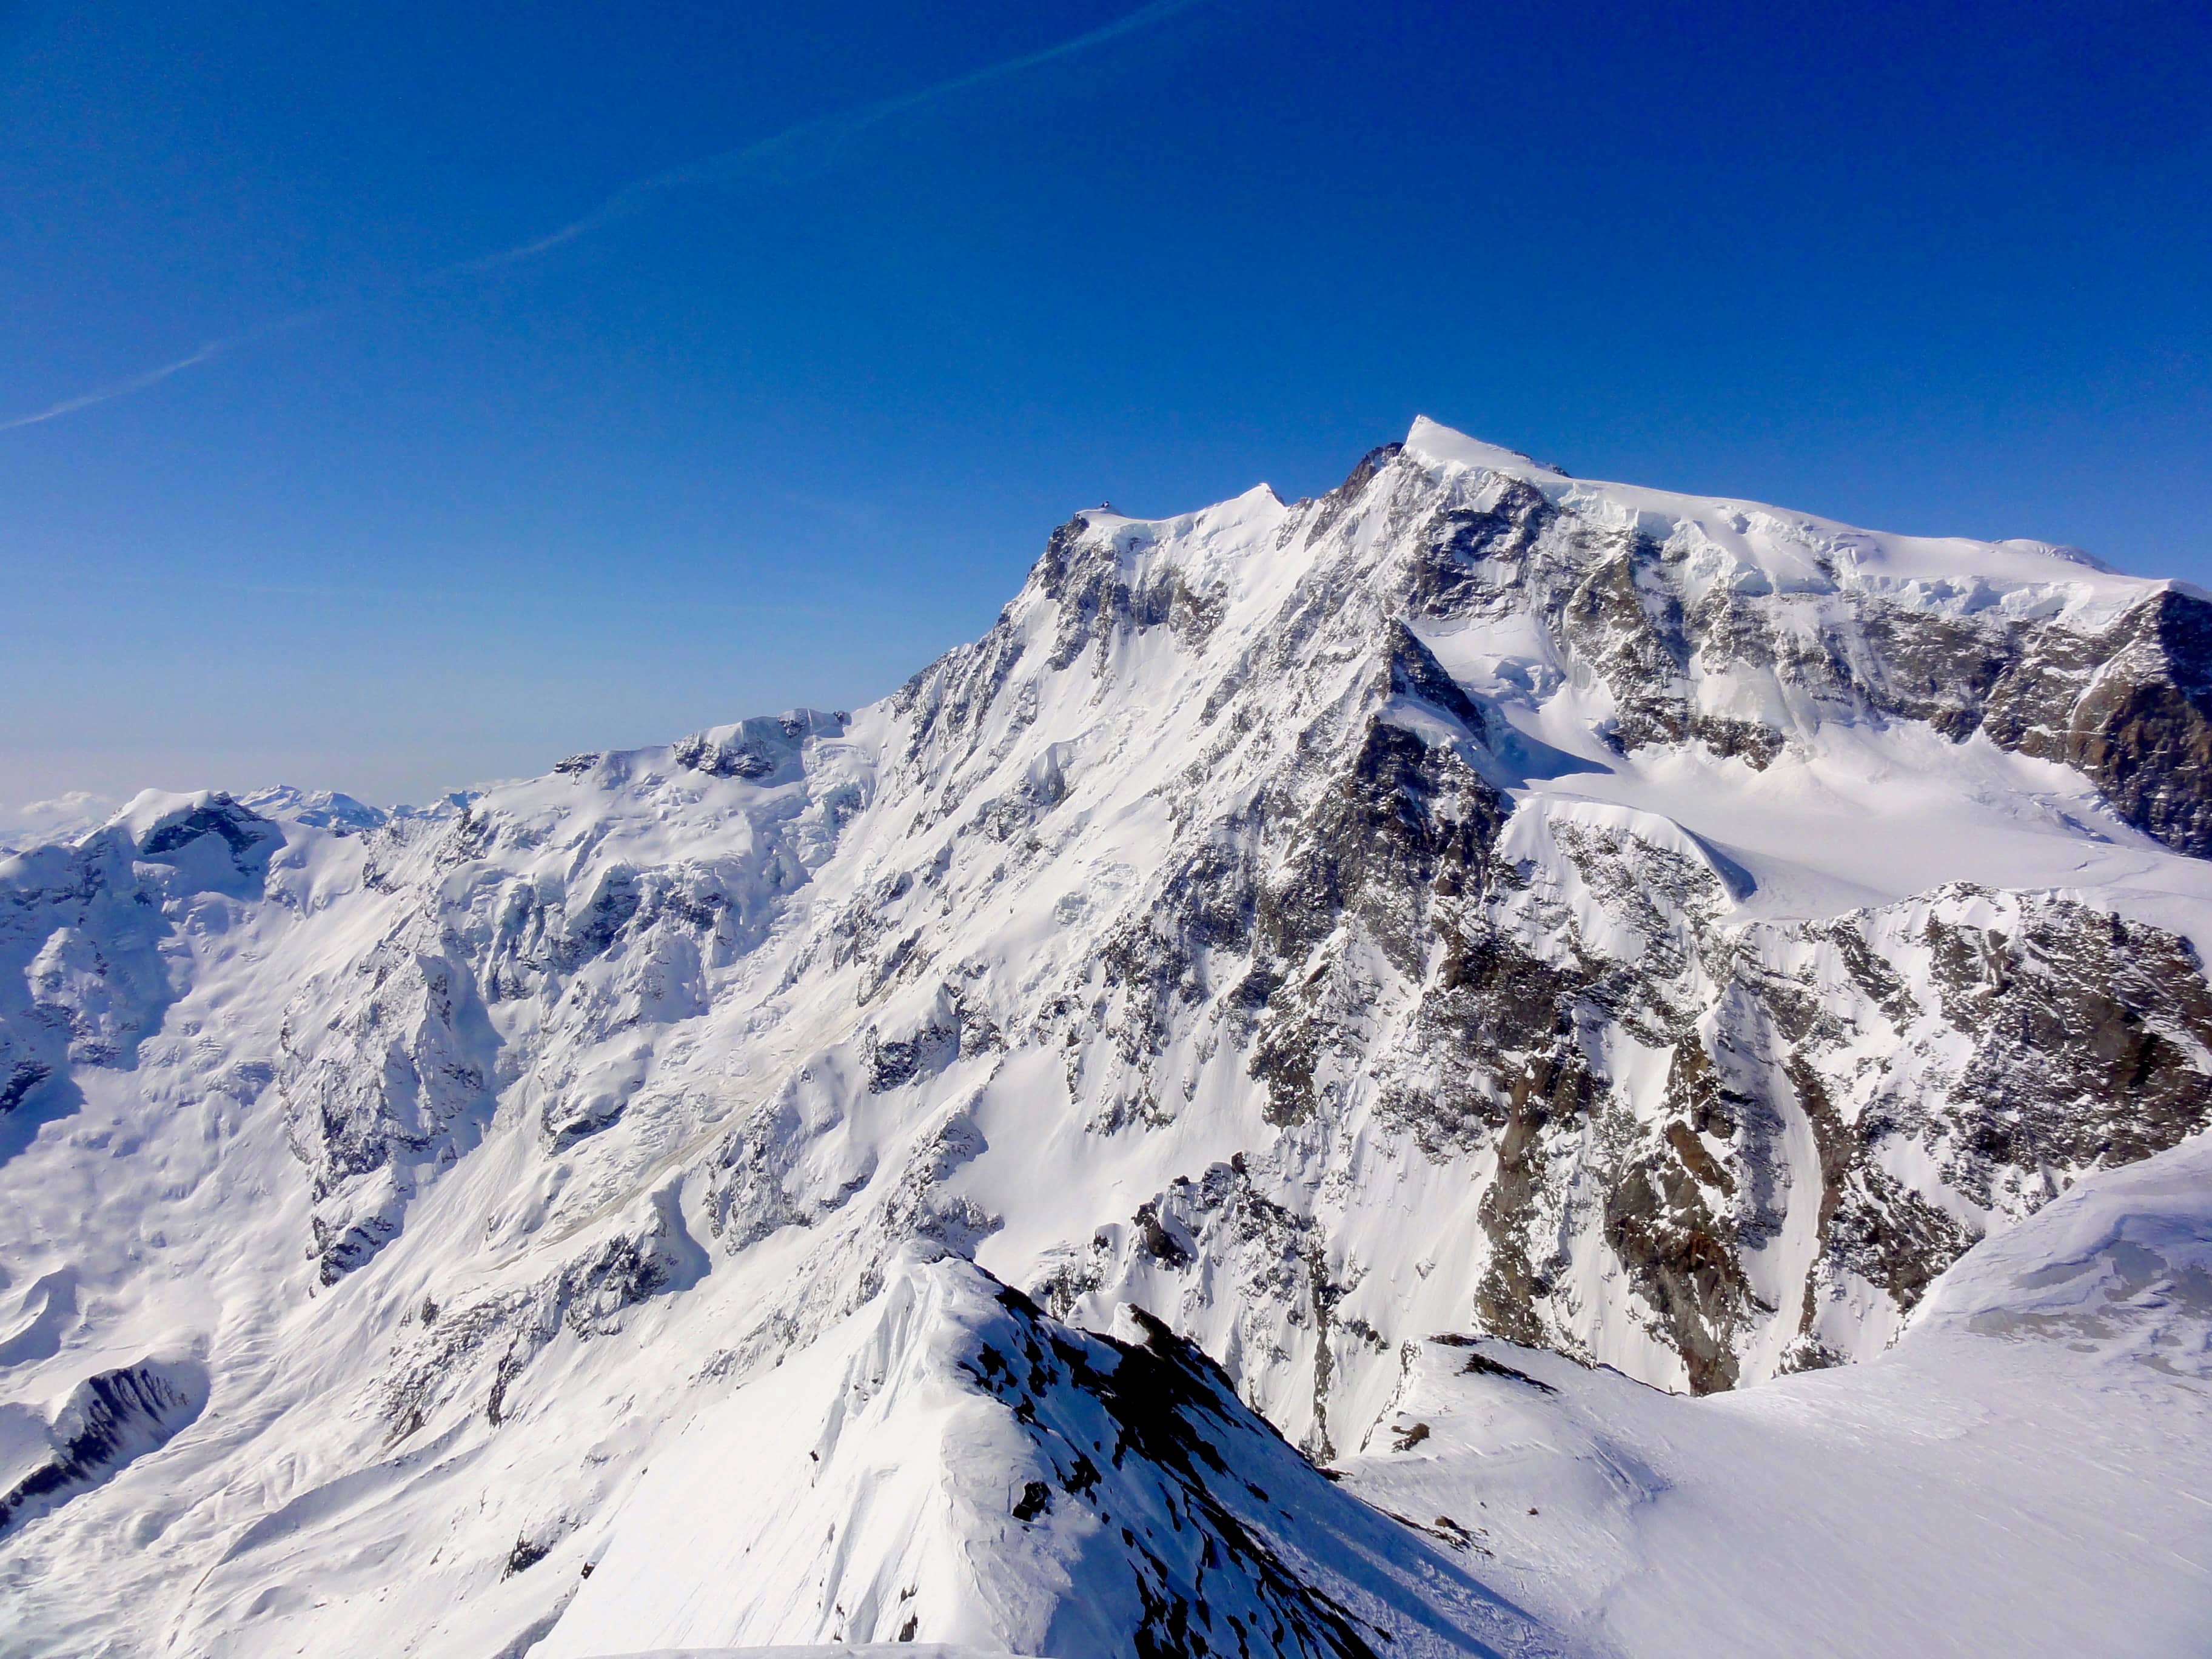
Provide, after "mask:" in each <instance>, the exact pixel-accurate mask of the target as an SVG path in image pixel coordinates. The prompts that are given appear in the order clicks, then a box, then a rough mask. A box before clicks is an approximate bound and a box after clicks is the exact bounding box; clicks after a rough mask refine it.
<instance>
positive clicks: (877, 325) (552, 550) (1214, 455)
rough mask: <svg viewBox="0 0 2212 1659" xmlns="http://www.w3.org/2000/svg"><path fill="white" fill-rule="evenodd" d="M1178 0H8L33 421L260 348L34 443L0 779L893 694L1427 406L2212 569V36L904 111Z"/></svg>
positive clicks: (475, 763)
mask: <svg viewBox="0 0 2212 1659" xmlns="http://www.w3.org/2000/svg"><path fill="white" fill-rule="evenodd" d="M1132 9H1133V8H1132V6H1130V5H1129V4H1127V3H1120V4H1113V5H1105V4H1097V3H1091V0H1084V3H1076V4H1067V5H1060V6H1050V7H1039V6H1036V5H1024V4H1014V3H998V0H952V3H947V4H943V5H936V6H927V7H924V6H911V5H908V6H891V5H882V4H851V5H824V6H818V7H790V6H780V7H767V6H750V5H708V4H696V3H695V4H682V3H668V4H659V5H654V4H644V5H631V6H606V5H580V4H566V3H554V0H540V3H532V4H527V5H525V4H519V3H502V0H488V3H483V4H479V5H474V6H468V7H459V6H453V5H449V4H439V5H419V6H410V5H399V4H375V3H349V4H343V5H305V6H302V5H299V4H295V3H287V4H283V5H277V4H267V5H249V4H234V3H222V0H207V3H201V4H194V5H188V6H179V5H175V4H164V5H153V4H146V3H130V0H125V3H107V4H101V5H97V6H95V5H91V4H71V3H64V0H43V3H40V0H33V3H22V4H10V3H4V0H0V111H4V115H0V203H4V211H0V421H20V420H22V419H24V418H25V417H27V416H36V415H39V414H40V413H42V412H44V411H46V410H52V409H53V408H54V407H55V406H56V405H58V404H65V403H67V402H69V401H70V400H72V399H75V398H78V397H81V396H82V395H84V394H87V393H91V392H101V391H106V390H112V389H113V388H116V387H118V386H124V385H127V384H129V383H130V382H131V381H132V380H134V379H137V378H138V377H142V376H145V375H148V374H150V373H152V372H153V371H156V370H159V369H161V368H164V367H166V366H167V365H171V364H174V363H177V362H180V361H182V360H184V359H185V358H188V357H191V356H194V355H195V354H196V353H197V352H198V351H199V350H200V349H201V348H202V347H203V346H204V345H205V344H207V343H210V342H232V343H229V344H228V345H227V346H225V347H224V348H223V349H220V350H218V351H216V353H214V354H213V355H212V356H209V357H208V358H207V359H206V360H205V361H204V362H197V363H195V364H193V365H192V366H191V367H187V368H180V369H179V370H177V372H175V373H173V374H169V375H167V377H166V378H163V379H161V380H157V381H155V382H153V383H150V384H147V385H144V386H142V387H140V388H139V389H137V390H136V391H133V392H127V393H125V394H124V395H119V396H116V397H113V398H108V399H107V400H106V401H101V402H98V403H95V404H88V405H87V406H85V407H82V408H79V409H76V410H74V411H73V412H68V413H64V414H59V415H57V416H54V417H53V418H52V419H46V420H40V421H36V422H32V423H30V424H21V425H16V426H14V427H12V428H9V429H6V430H0V605H4V606H5V610H6V612H7V616H8V623H7V628H6V641H7V646H6V650H5V652H4V653H0V698H4V703H0V707H4V710H5V720H4V726H0V802H13V803H17V804H20V803H21V802H23V801H25V800H27V799H32V798H34V797H38V796H42V795H50V794H53V793H57V792H59V791H62V790H65V789H70V788H88V789H92V790H95V791H99V792H101V793H111V794H113V793H128V792H130V791H131V790H132V789H135V788H137V787H140V786H142V785H145V784H159V785H161V786H164V787H195V786H199V785H219V786H225V787H244V786H247V785H251V784H253V783H256V782H261V781H274V780H277V779H283V780H286V781H294V782H297V783H300V784H302V785H308V786H322V787H341V788H346V789H349V790H351V791H353V792H354V793H358V794H362V795H365V796H368V797H370V798H372V799H394V798H400V799H406V798H412V799H421V798H422V797H424V796H427V795H428V794H431V793H435V792H436V791H438V790H440V789H441V788H444V787H452V786H455V785H459V784H463V783H466V782H469V781H473V780H477V779H480V778H485V777H496V776H502V775H518V774H524V773H533V772H537V771H539V770H542V769H544V767H546V766H547V765H548V764H550V763H551V762H552V761H554V760H556V759H558V758H559V757H561V756H562V755H563V754H566V753H568V752H570V751H572V750H580V749H589V748H603V747H608V746H613V745H622V744H640V743H646V742H653V741H659V740H665V739H666V738H671V737H673V736H676V735H678V734H681V733H683V732H687V731H690V730H693V729H696V728H697V727H699V726H705V725H708V724H710V723H713V722H714V721H718V720H726V719H732V718H736V717H738V716H740V715H744V714H750V713H756V712H760V711H763V710H768V709H775V708H784V707H787V706H789V705H791V704H793V703H799V702H811V703H816V704H820V705H825V706H846V705H850V704H852V703H854V702H860V701H864V700H866V699H867V698H870V697H872V696H878V695H880V694H882V693H883V692H884V691H886V690H890V688H891V687H893V686H895V685H896V684H897V683H898V682H899V681H900V680H902V678H905V677H906V676H907V675H908V673H910V672H911V671H913V670H914V669H915V668H916V667H917V666H919V665H921V663H923V662H924V661H926V660H927V659H929V658H930V657H931V656H933V655H934V654H935V653H937V652H939V651H940V650H942V649H943V648H945V647H947V646H950V645H951V644H953V643H955V642H957V641H960V640H963V639H966V638H969V637H971V636H972V635H975V634H976V633H978V632H979V631H981V629H983V628H984V627H986V626H987V625H988V623H989V622H990V619H991V617H993V616H994V614H995V613H996V611H997V610H998V608H999V606H1000V605H1001V604H1002V603H1003V602H1004V601H1005V600H1006V598H1008V597H1009V596H1010V595H1011V594H1012V592H1013V590H1014V589H1015V587H1016V586H1018V583H1019V581H1020V580H1021V577H1022V574H1023V572H1024V570H1025V568H1027V566H1028V564H1029V563H1030V560H1031V559H1032V558H1033V557H1034V556H1035V555H1036V550H1038V548H1039V547H1040V546H1041V545H1042V541H1043V538H1044V537H1045V535H1046V533H1047V532H1048V531H1049V529H1050V528H1051V527H1052V526H1053V525H1054V524H1056V523H1058V522H1059V521H1060V520H1062V519H1064V518H1065V517H1066V515H1067V513H1069V512H1070V511H1071V510H1073V509H1074V508H1076V507H1080V506H1084V505H1087V504H1090V503H1092V502H1095V501H1099V500H1101V499H1105V498H1110V499H1112V500H1113V501H1115V503H1116V504H1117V505H1119V506H1121V507H1123V508H1124V509H1125V510H1128V511H1133V512H1139V513H1165V512H1172V511H1176V510H1180V509H1182V508H1186V507H1194V506H1197V505H1200V504H1201V503H1204V502H1206V501H1213V500H1217V499H1219V498H1221V497H1223V496H1225V495H1232V494H1234V493H1236V492H1237V491H1239V490H1241V489H1245V488H1247V487H1249V485H1250V484H1252V483H1255V482H1256V481H1258V480H1260V479H1262V478H1264V479H1266V480H1267V481H1268V482H1269V483H1273V484H1274V485H1275V486H1276V487H1277V489H1279V490H1281V491H1282V492H1283V493H1284V494H1285V495H1301V494H1310V493H1315V492H1317V491H1319V490H1322V489H1326V488H1328V486H1330V485H1331V484H1333V483H1335V482H1336V481H1337V480H1338V479H1339V478H1340V477H1341V476H1342V475H1343V473H1344V472H1345V471H1346V469H1347V468H1348V467H1349V466H1350V465H1351V464H1352V461H1353V460H1354V459H1356V458H1357V457H1358V454H1359V453H1361V452H1362V451H1363V450H1364V449H1366V448H1367V447H1370V446H1371V445H1373V444H1375V443H1377V442H1381V441H1385V440H1388V439H1391V438H1395V437H1398V436H1401V435H1403V432H1404V429H1405V428H1406V426H1407V423H1408V422H1409V421H1410V420H1411V418H1412V416H1413V415H1414V414H1416V413H1427V414H1430V415H1433V416H1436V417H1437V418H1438V419H1441V420H1443V421H1446V422H1449V423H1450V424H1453V425H1455V426H1458V427H1461V428H1465V429H1468V430H1470V431H1473V432H1474V433H1477V434H1479V435H1482V436H1484V437H1486V438H1489V439H1492V440H1494V441H1499V442H1503V443H1506V444H1510V445H1512V446H1514V447H1518V448H1522V449H1526V450H1528V451H1531V452H1533V453H1536V454H1538V455H1541V456H1542V457H1544V458H1546V459H1552V460H1555V461H1557V462H1558V463H1559V465H1563V466H1565V467H1567V468H1568V469H1569V470H1571V471H1576V472H1579V473H1583V474H1585V475H1588V476H1595V477H1625V478H1631V479H1634V480H1637V481H1638V482H1643V483H1655V484H1662V485H1667V486H1671V487H1674V488H1679V489H1690V490H1697V491H1711V492H1717V493H1727V494H1731V495H1744V496H1750V497H1754V498H1759V499H1764V500H1768V501H1778V502H1782V503H1784V504H1786V505H1790V506H1793V507H1803V508H1807V509H1810V510H1814V511H1817V512H1821V513H1828V514H1832V515H1833V516H1835V517H1838V518H1842V519H1845V520H1851V521H1854V522H1857V523H1862V524H1870V525H1875V526H1881V527H1884V528H1891V529H1898V530H1906V531H1916V532H1947V533H1948V532H1956V533H1964V534H1972V535H1977V536H1989V537H1996V536H2012V535H2027V536H2036V537H2041V538H2048V539H2053V540H2063V541H2071V542H2075V543H2078V544H2081V545H2083V546H2086V547H2087V548H2089V549H2090V550H2093V551H2094V552H2096V553H2097V554H2099V555H2100V556H2103V557H2105V558H2107V559H2109V560H2111V561H2112V562H2114V563H2116V564H2118V565H2119V566H2121V567H2122V568H2126V569H2130V570H2136V571H2140V572H2144V573H2148V574H2180V575H2188V576H2191V577H2194V578H2196V579H2198V580H2212V533H2208V530H2207V526H2208V524H2212V320H2209V319H2208V313H2209V312H2212V299H2208V296H2212V211H2208V209H2212V97H2208V94H2207V93H2206V90H2205V88H2207V86H2208V85H2212V7H2206V6H2203V5H2202V4H2201V3H2200V4H2196V5H2183V4H2149V3H2134V0H2104V3H2096V4H2088V3H2079V4H2034V3H2030V4H2021V3H2018V0H2014V3H2008V4H1989V5H1978V6H1968V5H1944V4H1940V3H1922V4H1914V5H1910V6H1907V5H1889V4H1881V3H1873V4H1858V5H1850V6H1845V5H1820V6H1812V5H1789V4H1744V5H1704V6H1699V7H1694V8H1690V7H1685V8H1671V9H1669V8H1657V7H1651V6H1647V5H1641V4H1596V3H1557V4H1550V5H1545V6H1528V5H1510V4H1497V5H1486V4H1478V3H1468V4H1459V5H1417V4H1392V3H1366V4H1351V3H1342V4H1332V3H1320V0H1280V3H1276V0H1196V3H1192V4H1188V5H1187V6H1184V7H1182V8H1181V9H1164V10H1163V9H1155V11H1154V13H1153V14H1152V15H1149V17H1148V18H1147V20H1146V21H1143V22H1142V24H1141V26H1139V27H1131V28H1128V29H1127V30H1124V31H1122V32H1121V33H1113V34H1110V36H1109V38H1106V39H1103V40H1097V41H1095V42H1093V43H1091V44H1090V45H1088V46H1084V47H1082V48H1081V49H1079V50H1074V51H1069V52H1063V53H1061V54H1060V55H1057V56H1053V57H1048V58H1045V59H1044V60H1043V61H1040V62H1035V63H1031V64H1027V65H1026V66H1015V67H1011V68H1007V69H1006V70H1004V72H1002V73H998V74H995V75H985V76H981V77H979V78H973V79H970V80H969V82H967V83H966V84H964V85H962V86H958V87H956V88H952V89H951V90H948V91H945V92H944V93H943V94H941V95H938V96H934V97H932V98H928V99H925V100H919V101H911V102H908V103H906V104H905V105H903V106H899V107H895V108H891V109H890V110H888V111H884V110H883V109H882V108H881V106H883V104H884V100H899V99H901V98H902V96H903V95H904V94H911V93H914V92H916V91H919V90H921V89H924V88H930V87H933V86H934V85H937V84H938V83H941V82H948V81H956V80H958V79H959V78H960V77H963V76H972V74H973V72H975V71H977V70H985V69H987V67H989V66H993V65H1004V64H1007V63H1008V61H1009V60H1012V59H1019V58H1024V57H1028V56H1030V55H1032V54H1036V53H1040V52H1045V51H1047V49H1048V48H1051V47H1052V46H1054V45H1055V44H1056V43H1060V42H1064V41H1067V40H1071V39H1072V38H1073V37H1078V36H1081V35H1083V34H1085V33H1086V32H1088V31H1093V30H1100V29H1103V28H1106V27H1107V26H1109V25H1111V24H1113V23H1114V22H1115V20H1116V19H1118V18H1123V17H1126V16H1127V15H1128V14H1129V13H1130V11H1131V10H1132ZM871 110H873V111H874V112H875V113H874V114H873V116H872V117H871V118H853V117H852V115H851V112H854V111H862V112H868V111H871ZM794 127H797V128H799V131H798V132H797V133H796V134H792V135H790V136H787V137H785V138H784V139H783V140H781V142H780V143H776V144H774V145H771V146H770V148H769V149H768V150H767V151H765V152H756V153H755V154H753V155H751V156H750V157H743V156H741V157H738V159H735V160H729V159H725V160H723V161H714V162H708V158H713V157H717V156H721V157H725V158H726V157H728V155H729V153H731V152H733V151H740V150H744V149H746V147H748V146H756V145H758V144H759V143H761V142H762V141H763V140H768V139H771V138H773V137H775V135H778V134H780V133H782V134H790V130H791V129H793V128H794ZM702 162H708V164H707V165H704V166H701V165H698V164H700V163H702ZM685 169H689V172H688V173H687V172H684V171H683V170H685ZM671 171H674V172H678V173H679V174H680V175H681V176H679V177H678V179H674V180H672V181H668V182H666V183H665V184H664V185H659V186H652V187H647V188H644V189H636V188H632V187H633V186H635V185H638V184H639V181H641V180H647V179H654V178H656V177H659V176H661V175H665V174H668V173H671ZM625 191H627V192H628V193H627V194H625V193H624V192H625ZM610 201H613V203H614V204H615V205H614V208H613V209H612V210H610V211H607V212H604V213H602V212H600V211H599V210H600V209H601V208H602V206H603V205H604V204H608V203H609V202H610ZM580 221H583V222H586V223H585V228H583V229H582V230H580V232H579V233H578V234H574V235H573V236H570V237H568V238H567V239H566V240H560V241H558V242H557V243H556V244H555V245H554V246H550V247H547V248H545V249H544V250H543V251H542V252H535V253H527V254H522V255H519V256H518V257H515V258H508V259H505V260H495V261H493V262H491V263H489V264H473V265H472V264H471V262H477V261H482V260H483V259H484V258H486V256H491V255H496V254H500V253H501V252H503V251H507V250H513V249H516V248H519V247H523V246H526V245H528V244H531V243H532V242H534V241H537V240H539V239H543V238H545V237H547V236H548V235H550V234H554V233H556V232H559V231H561V230H562V228H564V227H568V226H572V225H574V224H576V223H577V222H580ZM301 313H308V314H307V315H306V316H305V318H304V319H302V318H301ZM241 337H243V338H241Z"/></svg>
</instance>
